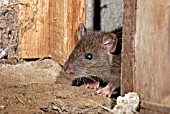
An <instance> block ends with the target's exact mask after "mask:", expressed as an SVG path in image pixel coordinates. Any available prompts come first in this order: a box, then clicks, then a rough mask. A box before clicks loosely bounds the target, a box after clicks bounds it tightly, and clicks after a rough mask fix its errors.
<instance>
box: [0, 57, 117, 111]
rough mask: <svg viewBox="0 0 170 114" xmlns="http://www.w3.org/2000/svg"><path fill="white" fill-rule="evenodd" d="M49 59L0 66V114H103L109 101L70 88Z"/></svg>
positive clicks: (79, 88)
mask: <svg viewBox="0 0 170 114" xmlns="http://www.w3.org/2000/svg"><path fill="white" fill-rule="evenodd" d="M61 71H62V68H61V67H60V65H59V64H58V63H57V62H55V61H53V60H50V59H46V60H42V61H34V62H24V63H18V64H16V65H11V64H1V65H0V91H1V92H0V113H2V114H5V113H8V114H13V113H16V114H18V113H21V114H30V113H32V114H33V113H34V114H78V113H83V114H84V113H85V114H86V113H87V114H88V113H89V114H99V113H100V114H107V113H109V112H107V111H106V110H104V109H102V108H101V107H99V105H102V106H106V107H111V103H114V100H113V99H110V98H106V97H102V96H99V95H97V94H96V92H95V91H94V90H92V89H86V88H83V87H75V86H71V83H72V80H70V78H69V77H67V76H65V75H64V74H62V73H60V72H61Z"/></svg>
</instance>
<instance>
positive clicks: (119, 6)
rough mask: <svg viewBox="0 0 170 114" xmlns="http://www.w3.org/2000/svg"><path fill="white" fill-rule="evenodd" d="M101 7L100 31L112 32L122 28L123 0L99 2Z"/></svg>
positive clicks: (102, 0)
mask: <svg viewBox="0 0 170 114" xmlns="http://www.w3.org/2000/svg"><path fill="white" fill-rule="evenodd" d="M103 6H106V8H105V7H103ZM101 7H103V8H102V9H101V12H100V14H101V30H103V31H113V30H115V29H118V28H120V27H122V21H123V0H101Z"/></svg>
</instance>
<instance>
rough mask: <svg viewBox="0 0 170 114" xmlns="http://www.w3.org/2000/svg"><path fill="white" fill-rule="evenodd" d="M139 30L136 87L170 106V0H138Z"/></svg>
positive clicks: (143, 94) (144, 96)
mask: <svg viewBox="0 0 170 114" xmlns="http://www.w3.org/2000/svg"><path fill="white" fill-rule="evenodd" d="M136 31H137V36H136V38H135V69H136V70H135V77H134V84H135V88H134V90H135V91H136V92H137V93H138V94H139V96H140V98H141V100H145V101H148V102H153V103H158V104H160V105H161V104H162V105H165V106H169V107H170V87H169V83H170V64H169V63H170V0H138V2H137V27H136ZM155 110H159V109H156V108H155Z"/></svg>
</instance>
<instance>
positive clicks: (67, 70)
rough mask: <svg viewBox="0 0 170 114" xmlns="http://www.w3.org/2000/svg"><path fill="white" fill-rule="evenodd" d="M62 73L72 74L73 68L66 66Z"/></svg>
mask: <svg viewBox="0 0 170 114" xmlns="http://www.w3.org/2000/svg"><path fill="white" fill-rule="evenodd" d="M64 71H65V72H66V73H67V74H74V66H72V65H67V66H66V67H65V68H64Z"/></svg>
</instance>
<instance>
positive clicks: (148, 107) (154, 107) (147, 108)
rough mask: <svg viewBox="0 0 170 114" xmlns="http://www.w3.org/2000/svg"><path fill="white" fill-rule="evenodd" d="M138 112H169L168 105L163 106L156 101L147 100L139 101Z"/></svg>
mask: <svg viewBox="0 0 170 114" xmlns="http://www.w3.org/2000/svg"><path fill="white" fill-rule="evenodd" d="M140 104H141V105H140V112H141V113H144V114H146V113H147V114H148V112H152V113H150V114H169V113H170V107H168V106H164V105H161V104H157V103H151V102H147V101H141V103H140Z"/></svg>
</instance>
